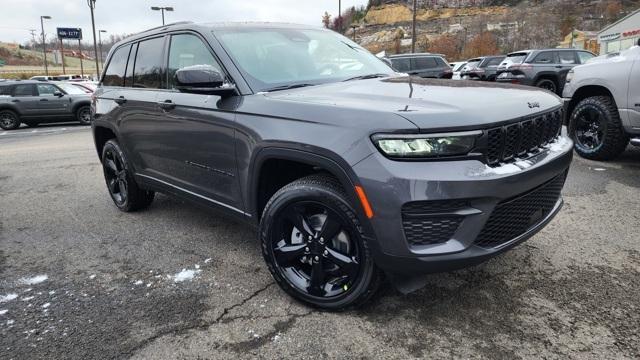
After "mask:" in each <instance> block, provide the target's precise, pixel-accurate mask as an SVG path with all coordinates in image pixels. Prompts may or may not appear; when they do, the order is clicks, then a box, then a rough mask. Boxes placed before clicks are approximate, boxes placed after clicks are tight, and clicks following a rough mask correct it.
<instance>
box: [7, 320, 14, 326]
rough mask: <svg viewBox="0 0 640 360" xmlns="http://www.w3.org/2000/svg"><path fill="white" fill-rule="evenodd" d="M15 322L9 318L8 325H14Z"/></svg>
mask: <svg viewBox="0 0 640 360" xmlns="http://www.w3.org/2000/svg"><path fill="white" fill-rule="evenodd" d="M14 322H15V321H13V320H7V325H13V323H14Z"/></svg>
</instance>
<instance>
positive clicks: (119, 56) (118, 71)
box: [102, 45, 131, 86]
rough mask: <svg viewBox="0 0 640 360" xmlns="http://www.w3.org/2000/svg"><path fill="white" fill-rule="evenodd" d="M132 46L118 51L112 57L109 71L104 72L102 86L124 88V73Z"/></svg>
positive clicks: (108, 67)
mask: <svg viewBox="0 0 640 360" xmlns="http://www.w3.org/2000/svg"><path fill="white" fill-rule="evenodd" d="M130 48H131V45H126V46H123V47H121V48H119V49H117V50H116V52H115V53H113V56H111V60H110V61H109V65H108V66H107V70H106V71H105V72H104V78H102V84H104V85H105V86H123V85H124V71H125V69H126V67H127V58H128V57H129V49H130Z"/></svg>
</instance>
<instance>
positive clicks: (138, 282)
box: [133, 280, 143, 285]
mask: <svg viewBox="0 0 640 360" xmlns="http://www.w3.org/2000/svg"><path fill="white" fill-rule="evenodd" d="M142 283H143V281H142V280H137V281H136V282H134V283H133V285H142Z"/></svg>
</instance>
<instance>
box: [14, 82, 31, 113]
mask: <svg viewBox="0 0 640 360" xmlns="http://www.w3.org/2000/svg"><path fill="white" fill-rule="evenodd" d="M10 102H11V103H12V104H13V105H14V106H15V107H16V109H18V112H19V113H20V115H22V116H37V115H38V97H37V92H36V87H35V85H34V84H17V85H14V86H13V91H12V95H11V100H10Z"/></svg>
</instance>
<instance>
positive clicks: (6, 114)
mask: <svg viewBox="0 0 640 360" xmlns="http://www.w3.org/2000/svg"><path fill="white" fill-rule="evenodd" d="M19 127H20V119H18V115H16V113H14V112H13V111H10V110H3V111H0V128H2V129H3V130H14V129H17V128H19Z"/></svg>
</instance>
